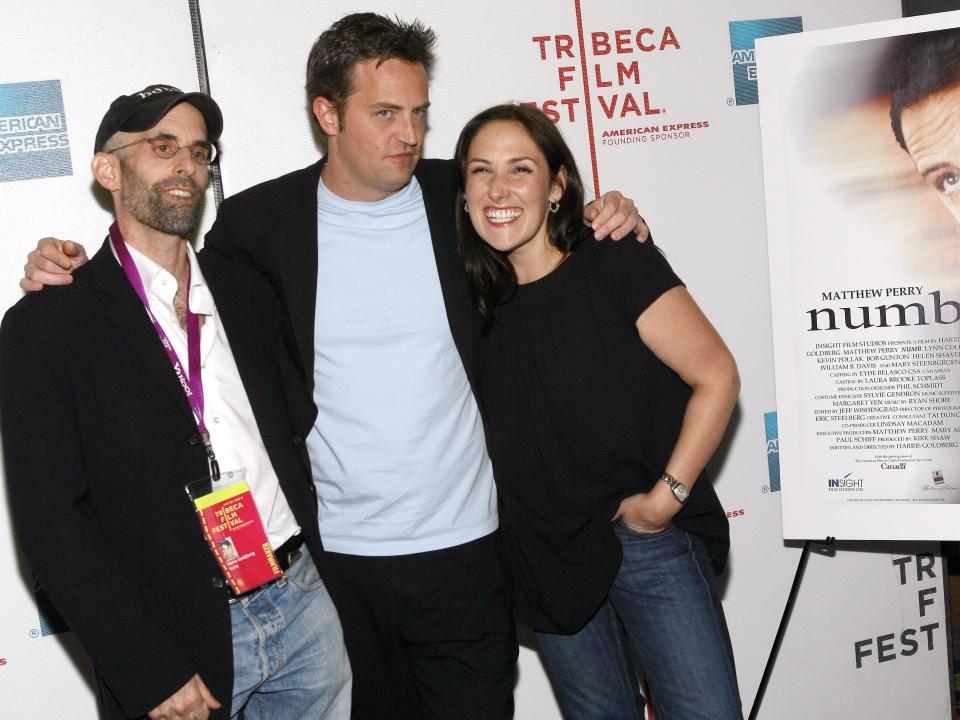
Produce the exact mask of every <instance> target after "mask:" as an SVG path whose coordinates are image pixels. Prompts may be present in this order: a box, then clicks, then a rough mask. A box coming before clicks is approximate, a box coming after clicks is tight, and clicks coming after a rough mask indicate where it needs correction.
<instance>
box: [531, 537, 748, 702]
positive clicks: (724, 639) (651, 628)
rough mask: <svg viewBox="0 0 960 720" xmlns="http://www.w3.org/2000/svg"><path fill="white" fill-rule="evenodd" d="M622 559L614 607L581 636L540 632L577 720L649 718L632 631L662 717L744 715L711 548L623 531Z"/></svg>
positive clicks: (550, 667) (557, 684) (610, 600)
mask: <svg viewBox="0 0 960 720" xmlns="http://www.w3.org/2000/svg"><path fill="white" fill-rule="evenodd" d="M615 532H616V534H617V538H618V539H619V540H620V543H621V545H622V546H623V562H622V564H621V565H620V571H619V572H618V573H617V577H616V579H615V580H614V582H613V585H612V587H611V588H610V592H609V594H608V595H607V600H606V602H605V603H604V604H603V606H602V607H601V608H600V610H599V611H598V612H597V614H596V615H595V616H594V617H593V618H592V619H591V620H590V622H588V623H587V625H586V626H585V627H584V628H583V629H582V630H580V631H579V632H577V633H575V634H573V635H558V634H553V633H537V640H538V641H539V644H540V649H541V651H542V653H543V658H544V662H545V663H546V666H547V671H548V672H549V674H550V678H551V680H552V681H553V684H554V688H555V690H556V692H557V696H558V697H557V699H558V701H559V703H560V707H561V708H562V709H563V712H564V716H565V717H566V718H568V720H586V719H587V718H590V719H591V720H594V719H596V720H601V719H603V720H631V719H636V720H641V718H642V717H643V711H642V701H641V702H639V703H638V702H637V698H636V691H635V687H636V678H635V677H633V673H632V672H630V671H629V669H628V668H629V667H630V665H629V663H628V662H627V653H629V652H630V648H624V647H623V642H621V638H622V637H623V636H624V633H623V632H621V627H622V629H623V630H624V631H625V634H626V637H627V638H629V643H630V646H631V647H632V650H633V651H634V652H635V653H636V656H637V658H638V659H639V661H640V664H641V666H642V669H643V673H644V675H645V677H646V680H647V684H648V685H649V688H650V695H651V697H650V700H651V702H652V704H653V707H654V709H655V711H656V713H655V714H656V717H657V720H733V719H734V718H738V719H739V718H742V717H743V713H742V710H741V707H740V693H739V690H738V689H737V676H736V671H735V669H734V664H733V651H732V648H731V646H730V637H729V634H728V633H727V624H726V620H725V619H724V616H723V608H722V606H721V605H720V596H719V593H718V592H717V585H716V581H715V580H714V577H713V572H712V570H711V569H710V560H709V558H708V557H707V553H706V550H705V549H704V547H703V543H701V542H700V541H699V540H698V539H697V538H695V537H694V536H692V535H690V534H688V533H686V532H684V531H683V530H681V529H679V528H677V527H674V526H673V525H670V526H668V527H667V528H666V529H665V530H663V531H662V532H659V533H653V534H651V535H644V534H639V533H635V532H633V531H632V530H630V529H629V528H628V527H627V526H626V525H624V524H623V522H620V523H618V524H617V526H616V530H615Z"/></svg>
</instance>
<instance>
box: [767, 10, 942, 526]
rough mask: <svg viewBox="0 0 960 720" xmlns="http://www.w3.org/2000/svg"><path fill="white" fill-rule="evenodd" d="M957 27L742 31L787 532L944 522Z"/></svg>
mask: <svg viewBox="0 0 960 720" xmlns="http://www.w3.org/2000/svg"><path fill="white" fill-rule="evenodd" d="M958 26H960V13H943V14H940V15H935V16H927V17H922V18H909V19H904V20H895V21H889V22H882V23H874V24H870V25H861V26H857V27H852V28H840V29H835V30H826V31H822V32H814V33H804V34H802V35H789V36H784V37H781V38H771V39H769V40H761V41H758V44H757V63H758V65H757V69H758V76H759V87H760V98H761V102H760V108H761V113H760V122H761V131H762V141H763V155H764V181H765V191H766V203H767V225H768V227H767V237H768V249H769V256H770V275H771V296H772V305H773V307H772V310H773V330H774V350H775V353H774V354H775V363H776V377H777V407H778V416H779V431H780V446H779V450H780V462H781V474H782V475H781V482H782V490H781V491H782V503H783V530H784V537H785V538H820V537H825V536H834V537H838V538H849V539H942V540H946V539H957V538H958V537H960V27H958Z"/></svg>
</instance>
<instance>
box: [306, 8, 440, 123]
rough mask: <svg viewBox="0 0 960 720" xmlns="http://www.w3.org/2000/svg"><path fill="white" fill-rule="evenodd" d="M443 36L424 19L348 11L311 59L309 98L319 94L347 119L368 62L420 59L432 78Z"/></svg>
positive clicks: (320, 41) (320, 40) (327, 32)
mask: <svg viewBox="0 0 960 720" xmlns="http://www.w3.org/2000/svg"><path fill="white" fill-rule="evenodd" d="M436 42H437V36H436V34H435V33H434V32H433V30H431V29H430V28H428V27H427V26H426V25H424V24H423V23H422V22H420V21H419V20H414V21H412V22H405V21H403V20H401V19H400V18H396V19H393V20H391V19H390V18H388V17H387V16H385V15H378V14H377V13H370V12H367V13H353V14H351V15H345V16H343V17H342V18H340V19H339V20H337V22H335V23H334V24H333V25H331V26H330V27H329V28H328V29H326V30H325V31H323V32H322V33H321V34H320V37H318V38H317V39H316V41H315V42H314V43H313V47H312V48H311V49H310V57H309V59H308V60H307V98H308V99H309V101H310V104H311V105H313V101H314V100H316V99H317V98H318V97H323V98H326V99H327V100H329V101H330V102H332V103H333V104H334V106H335V107H336V108H337V115H338V116H339V118H340V122H341V123H342V122H343V108H344V104H345V103H346V100H347V97H348V96H349V95H350V93H351V92H352V91H353V76H354V67H355V66H356V64H357V63H360V62H364V61H366V60H376V61H377V65H380V63H383V62H384V61H386V60H404V61H406V62H412V63H419V64H420V65H423V69H424V70H426V72H427V77H428V78H429V77H430V72H431V71H432V70H433V62H434V46H435V45H436Z"/></svg>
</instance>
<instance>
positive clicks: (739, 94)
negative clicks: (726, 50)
mask: <svg viewBox="0 0 960 720" xmlns="http://www.w3.org/2000/svg"><path fill="white" fill-rule="evenodd" d="M798 32H803V18H801V17H784V18H768V19H766V20H731V21H730V63H731V64H732V65H733V86H734V89H735V90H736V93H735V94H736V98H737V105H756V104H757V63H756V56H755V54H754V53H755V50H754V43H755V42H756V40H757V38H763V37H773V36H775V35H789V34H791V33H798Z"/></svg>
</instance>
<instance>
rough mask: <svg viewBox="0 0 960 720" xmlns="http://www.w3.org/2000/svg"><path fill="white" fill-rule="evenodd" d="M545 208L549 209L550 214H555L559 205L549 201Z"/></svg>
mask: <svg viewBox="0 0 960 720" xmlns="http://www.w3.org/2000/svg"><path fill="white" fill-rule="evenodd" d="M547 207H548V208H549V209H550V212H552V213H555V212H556V211H557V210H559V209H560V203H559V202H557V201H556V200H551V201H550V202H549V203H548V204H547Z"/></svg>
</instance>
